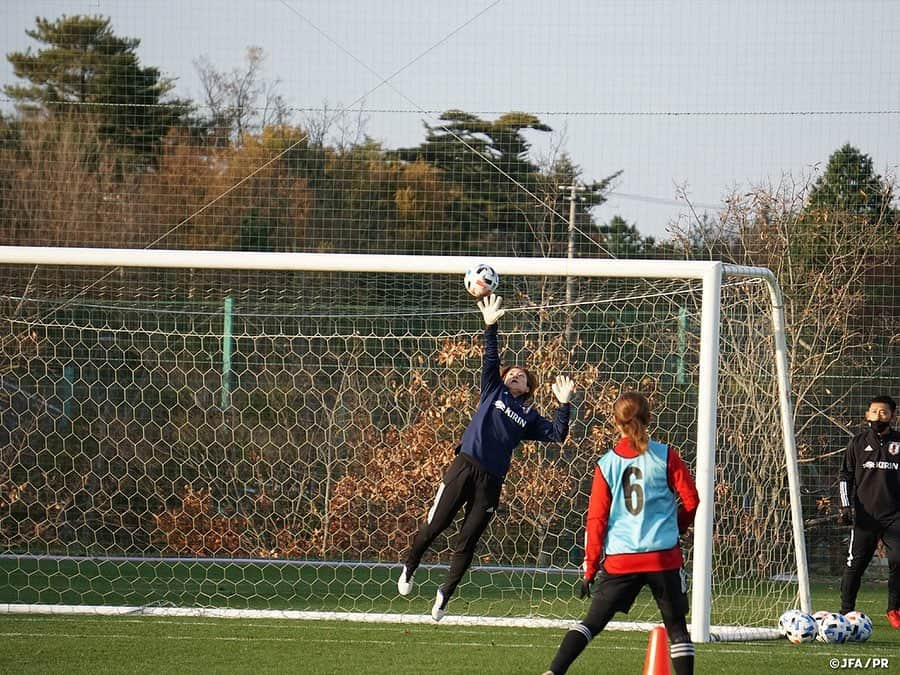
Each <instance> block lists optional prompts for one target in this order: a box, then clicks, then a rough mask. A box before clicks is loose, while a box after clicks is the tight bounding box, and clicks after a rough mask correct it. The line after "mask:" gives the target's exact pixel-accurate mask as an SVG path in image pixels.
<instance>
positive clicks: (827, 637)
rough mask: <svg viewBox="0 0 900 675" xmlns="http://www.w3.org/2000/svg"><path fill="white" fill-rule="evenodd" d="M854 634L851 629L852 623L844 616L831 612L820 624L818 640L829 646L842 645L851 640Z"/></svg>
mask: <svg viewBox="0 0 900 675" xmlns="http://www.w3.org/2000/svg"><path fill="white" fill-rule="evenodd" d="M852 632H853V629H852V628H851V627H850V622H849V621H847V619H845V618H844V615H843V614H838V613H837V612H829V613H828V616H826V617H824V618H823V619H822V620H821V621H820V622H819V631H818V634H817V635H816V640H818V641H819V642H826V643H828V644H841V643H843V642H846V641H847V640H848V639H849V638H850V634H851V633H852Z"/></svg>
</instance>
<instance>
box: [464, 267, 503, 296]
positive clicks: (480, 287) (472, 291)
mask: <svg viewBox="0 0 900 675" xmlns="http://www.w3.org/2000/svg"><path fill="white" fill-rule="evenodd" d="M465 283H466V290H467V291H468V292H469V295H472V296H474V297H476V298H483V297H484V296H486V295H490V294H491V293H493V292H494V291H496V290H497V286H499V285H500V275H499V274H497V273H496V272H495V271H494V268H493V267H491V266H490V265H485V264H484V263H479V264H477V265H475V266H474V267H472V268H470V269H468V270H466V278H465Z"/></svg>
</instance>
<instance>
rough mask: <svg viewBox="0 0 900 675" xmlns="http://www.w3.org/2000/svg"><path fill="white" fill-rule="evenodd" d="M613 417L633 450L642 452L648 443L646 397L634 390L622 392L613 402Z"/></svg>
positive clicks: (648, 416) (648, 417)
mask: <svg viewBox="0 0 900 675" xmlns="http://www.w3.org/2000/svg"><path fill="white" fill-rule="evenodd" d="M613 419H614V420H615V421H616V424H618V425H619V426H620V427H621V428H622V433H623V434H624V435H625V437H626V438H628V440H629V441H631V445H632V447H633V448H634V449H635V451H636V452H638V453H643V452H644V451H645V450H646V449H647V446H648V445H649V444H650V434H649V433H648V432H647V427H648V426H650V402H649V401H647V399H646V397H645V396H644V395H643V394H639V393H638V392H636V391H629V392H626V393H624V394H622V395H621V396H619V398H618V399H616V402H615V403H614V404H613Z"/></svg>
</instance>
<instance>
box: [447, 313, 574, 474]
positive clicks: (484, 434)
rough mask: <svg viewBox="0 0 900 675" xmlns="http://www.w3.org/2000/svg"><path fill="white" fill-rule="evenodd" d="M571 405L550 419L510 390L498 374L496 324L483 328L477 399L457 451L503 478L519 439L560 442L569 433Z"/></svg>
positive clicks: (498, 353) (561, 407)
mask: <svg viewBox="0 0 900 675" xmlns="http://www.w3.org/2000/svg"><path fill="white" fill-rule="evenodd" d="M570 414H571V405H570V404H569V403H563V404H561V405H560V406H559V408H557V410H556V416H555V418H554V419H553V421H552V422H551V421H550V420H549V419H547V418H546V417H542V416H541V415H540V414H539V413H538V411H537V410H535V409H534V408H533V407H532V406H531V405H530V404H526V403H525V402H523V400H522V397H520V398H517V397H515V396H513V395H512V394H510V392H509V389H508V388H507V387H506V385H505V384H503V380H502V379H501V378H500V348H499V345H498V341H497V326H496V324H495V325H493V326H488V327H487V328H486V329H485V331H484V359H483V362H482V368H481V399H480V401H479V403H478V410H476V411H475V416H474V417H473V418H472V421H471V422H469V426H468V427H466V431H465V433H463V437H462V443H461V444H460V448H459V451H460V452H461V453H463V454H465V455H468V456H469V457H471V458H472V459H474V460H475V461H476V462H477V463H478V464H479V465H481V466H482V467H483V468H484V469H485V471H488V472H489V473H491V474H493V475H495V476H497V477H498V478H500V479H501V480H503V479H504V478H506V473H507V472H508V471H509V465H510V462H511V461H512V453H513V450H515V448H516V446H517V445H518V444H519V443H520V442H522V441H551V442H556V443H562V442H563V441H564V440H566V436H568V434H569V416H570Z"/></svg>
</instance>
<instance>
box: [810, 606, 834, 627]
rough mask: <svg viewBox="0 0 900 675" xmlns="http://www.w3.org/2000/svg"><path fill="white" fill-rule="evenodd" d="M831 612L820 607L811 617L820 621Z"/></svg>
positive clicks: (817, 621)
mask: <svg viewBox="0 0 900 675" xmlns="http://www.w3.org/2000/svg"><path fill="white" fill-rule="evenodd" d="M829 614H831V612H829V611H828V610H827V609H820V610H819V611H818V612H816V613H814V614H813V615H812V618H814V619H815V620H816V623H817V624H818V623H822V619H824V618H825V617H826V616H828V615H829Z"/></svg>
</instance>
